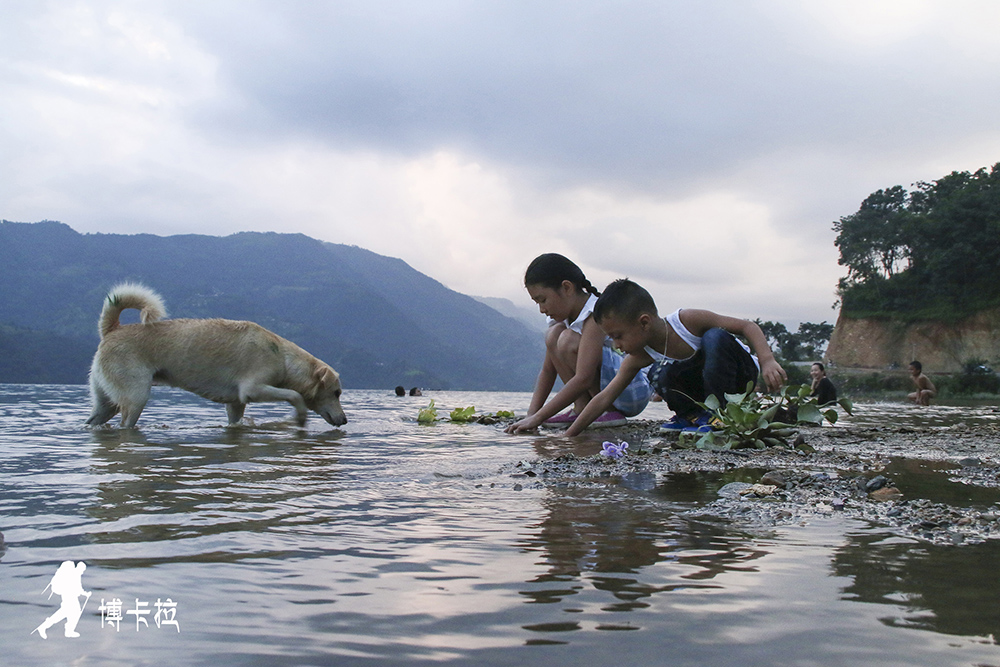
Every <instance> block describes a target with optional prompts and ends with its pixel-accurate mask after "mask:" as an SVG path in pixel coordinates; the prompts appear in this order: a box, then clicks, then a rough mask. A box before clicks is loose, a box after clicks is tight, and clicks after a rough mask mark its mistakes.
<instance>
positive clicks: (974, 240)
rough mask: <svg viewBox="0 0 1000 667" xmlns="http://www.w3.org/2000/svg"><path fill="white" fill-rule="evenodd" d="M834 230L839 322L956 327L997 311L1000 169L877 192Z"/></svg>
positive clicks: (999, 295) (999, 299) (999, 290)
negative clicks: (839, 268) (841, 274)
mask: <svg viewBox="0 0 1000 667" xmlns="http://www.w3.org/2000/svg"><path fill="white" fill-rule="evenodd" d="M834 230H835V231H836V232H837V240H836V243H837V247H838V248H840V264H841V265H843V266H846V267H847V269H848V275H847V277H846V278H844V279H842V280H841V281H840V285H839V289H838V291H839V294H840V297H841V302H842V308H841V315H842V316H848V317H852V318H865V317H868V318H884V319H892V320H902V321H916V320H924V321H941V322H956V321H959V320H962V319H964V318H968V317H971V316H973V315H975V314H976V313H979V312H981V311H984V310H987V309H995V308H998V307H1000V280H997V275H998V271H1000V164H996V165H994V166H993V167H992V168H990V169H985V168H983V169H979V170H978V171H976V172H974V173H969V172H965V171H962V172H959V171H956V172H952V173H951V174H948V175H947V176H944V177H943V178H940V179H938V180H936V181H934V182H931V183H917V184H916V185H915V186H914V187H913V188H912V189H911V190H906V189H905V188H903V187H902V186H899V185H897V186H894V187H891V188H887V189H884V190H878V191H876V192H873V193H872V194H871V195H869V196H868V197H867V198H866V199H865V200H864V201H863V202H861V207H860V208H859V209H858V211H857V212H856V213H852V214H851V215H848V216H845V217H843V218H841V219H840V220H839V221H837V222H836V223H834Z"/></svg>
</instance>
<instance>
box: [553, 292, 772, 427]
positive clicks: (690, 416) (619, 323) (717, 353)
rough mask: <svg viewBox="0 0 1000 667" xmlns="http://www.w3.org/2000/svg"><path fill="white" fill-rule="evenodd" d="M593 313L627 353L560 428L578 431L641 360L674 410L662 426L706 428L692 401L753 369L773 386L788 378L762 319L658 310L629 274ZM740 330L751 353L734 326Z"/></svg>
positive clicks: (738, 385) (742, 385)
mask: <svg viewBox="0 0 1000 667" xmlns="http://www.w3.org/2000/svg"><path fill="white" fill-rule="evenodd" d="M594 320H595V321H596V322H597V324H598V325H600V327H601V328H602V329H603V330H604V332H605V333H606V334H607V335H608V336H610V337H611V340H612V342H613V343H614V344H615V346H616V347H617V348H618V349H620V350H622V351H623V352H625V354H626V356H625V359H624V361H622V364H621V367H620V368H619V369H618V373H617V374H616V375H615V377H614V379H612V380H611V382H610V383H609V384H608V385H607V387H605V388H604V389H603V390H602V391H601V392H600V393H599V394H597V396H595V397H594V398H593V399H591V401H590V403H588V404H587V407H586V408H585V409H584V410H583V412H582V413H580V416H579V417H577V418H576V421H574V422H573V424H572V425H571V426H570V427H569V429H568V430H567V431H566V434H567V435H577V434H579V433H580V432H581V431H583V429H584V428H586V426H587V425H588V424H589V423H590V422H591V421H593V420H594V419H596V418H597V417H598V416H599V415H601V414H602V413H603V411H604V410H606V409H607V406H609V405H611V403H612V401H614V400H615V398H616V397H617V396H618V394H619V393H621V392H622V390H624V388H625V387H626V386H628V384H629V383H630V382H631V381H632V379H633V378H634V377H635V376H636V375H637V374H638V373H639V372H640V371H641V370H642V369H643V368H645V367H646V366H652V367H651V368H650V369H649V371H648V372H647V377H648V378H649V382H650V384H651V385H652V386H653V389H654V390H655V391H656V393H657V394H659V395H660V396H661V397H663V400H664V401H666V403H667V407H669V408H670V409H671V410H673V411H674V413H675V415H674V417H673V419H671V420H670V421H669V422H668V423H666V424H664V425H663V429H662V430H666V431H680V430H689V431H696V432H705V431H708V430H710V429H711V426H710V424H709V422H710V419H711V415H710V414H709V413H707V412H705V411H704V410H703V409H702V408H700V407H699V406H698V405H697V403H696V402H695V401H699V402H704V401H705V398H706V397H707V396H709V395H715V396H716V397H717V398H718V399H719V402H720V403H725V396H724V394H726V393H730V394H734V393H742V392H744V391H746V388H747V384H748V383H750V382H754V383H756V381H757V377H758V374H762V375H763V377H764V382H765V383H766V384H767V386H768V388H769V389H771V390H774V389H777V388H778V387H780V386H781V384H782V383H783V382H784V381H785V380H786V379H787V376H786V375H785V371H784V370H783V369H782V368H781V366H779V365H778V362H777V361H775V359H774V354H773V353H772V352H771V348H770V347H769V346H768V344H767V339H766V338H765V337H764V334H763V332H761V330H760V327H758V326H757V325H756V324H754V323H753V322H751V321H749V320H741V319H737V318H735V317H728V316H726V315H719V314H717V313H713V312H712V311H709V310H696V309H693V308H685V309H681V310H676V311H674V312H673V313H671V314H670V315H668V316H666V317H665V318H661V317H660V316H659V315H658V313H657V310H656V304H655V303H654V302H653V298H652V297H651V296H650V295H649V292H647V291H646V290H645V289H643V288H642V287H640V286H639V285H637V284H636V283H634V282H632V281H631V280H628V279H621V280H616V281H615V282H613V283H611V284H610V285H608V287H607V289H605V290H604V293H603V294H602V295H601V297H600V298H599V299H598V300H597V303H596V304H595V306H594ZM734 333H736V334H740V335H742V336H744V337H745V338H746V339H747V340H748V341H749V342H750V345H751V346H752V347H753V351H754V352H756V356H754V355H753V354H751V352H750V350H749V349H748V348H747V347H746V346H745V345H744V344H743V343H741V342H740V341H738V340H737V339H736V338H735V336H733V334H734Z"/></svg>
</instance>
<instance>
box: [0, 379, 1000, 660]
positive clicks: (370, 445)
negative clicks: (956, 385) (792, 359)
mask: <svg viewBox="0 0 1000 667" xmlns="http://www.w3.org/2000/svg"><path fill="white" fill-rule="evenodd" d="M431 398H433V399H434V400H435V401H436V402H437V404H438V406H439V407H440V408H441V415H442V416H446V415H447V412H448V411H449V410H451V409H452V408H456V407H465V406H469V405H475V406H476V408H477V410H479V411H489V412H493V411H496V410H501V409H503V410H515V411H517V412H518V413H523V411H524V410H525V409H526V407H527V405H528V401H529V399H530V395H529V394H527V393H485V392H428V393H427V395H426V396H424V397H404V398H397V397H395V396H394V395H392V392H390V391H347V392H345V395H344V407H345V411H346V412H347V415H348V418H349V420H350V421H349V423H348V424H347V425H346V426H344V427H342V428H339V429H331V428H330V427H329V426H328V425H327V424H326V423H325V422H323V421H322V420H321V419H319V418H318V417H317V416H316V415H311V416H310V420H309V423H308V425H307V427H306V428H305V429H297V428H293V427H290V426H289V425H288V424H287V423H285V422H284V421H283V420H284V419H286V418H287V417H288V415H289V413H290V410H289V409H288V407H287V406H279V405H251V406H250V407H249V408H248V410H247V414H248V416H250V417H252V418H253V419H254V421H255V424H256V425H255V426H253V427H237V428H227V427H225V420H226V416H225V409H224V408H223V407H222V406H220V405H216V404H213V403H209V402H207V401H204V400H202V399H200V398H197V397H195V396H193V395H191V394H187V393H184V392H181V391H177V390H172V389H166V388H154V392H153V398H152V400H151V401H150V404H149V406H148V407H147V409H146V411H145V412H144V413H143V415H142V417H141V418H140V420H139V427H140V428H139V429H136V430H132V431H119V430H117V429H96V430H91V429H88V428H86V427H84V425H83V423H84V421H85V420H86V418H87V416H88V414H89V407H88V404H87V390H86V387H83V386H55V385H0V533H2V534H3V537H4V541H5V549H6V550H5V551H3V552H0V646H2V647H3V649H2V652H0V655H2V661H3V663H4V664H10V665H18V666H20V665H82V666H86V665H214V666H219V667H224V666H229V665H276V666H277V665H281V666H285V665H288V666H291V665H395V664H401V665H405V664H441V665H452V664H454V665H472V664H476V665H525V664H529V665H531V664H539V665H541V664H544V665H573V666H575V667H579V666H581V665H620V664H622V663H625V662H627V663H629V664H657V665H658V664H668V665H698V666H704V665H734V666H737V665H738V666H740V667H745V666H747V665H823V666H829V665H850V666H851V667H856V666H857V665H868V664H879V665H901V666H902V665H908V666H912V665H934V666H940V665H969V666H973V665H1000V646H998V645H997V642H996V638H997V637H998V636H1000V604H998V596H1000V545H998V544H996V543H994V542H988V543H986V544H978V545H968V546H963V547H940V546H933V545H930V544H926V543H922V542H918V541H915V540H911V539H903V538H900V537H895V536H893V535H892V534H891V533H889V532H888V531H887V530H885V529H882V528H879V527H877V526H870V525H866V524H863V523H860V522H856V521H850V520H847V519H844V518H842V517H840V518H838V517H837V516H836V515H831V516H830V517H829V518H825V519H820V520H817V521H815V522H810V523H808V524H806V525H794V526H789V527H782V528H779V529H776V530H770V531H764V532H761V531H751V530H748V529H746V528H745V527H742V526H740V525H739V524H738V523H726V522H723V521H715V520H711V519H706V518H704V517H699V516H698V512H697V509H698V506H699V503H704V502H706V500H705V499H706V497H711V496H712V494H711V490H712V489H708V490H707V492H706V489H696V490H692V489H690V488H672V487H671V485H670V483H669V482H664V483H661V484H659V485H657V486H656V487H655V488H649V487H648V486H643V485H638V486H637V485H634V484H628V483H627V482H626V481H625V480H619V479H614V478H609V479H608V480H607V483H606V484H603V485H598V486H597V488H588V489H583V488H579V487H574V486H566V485H563V486H560V485H558V484H549V485H542V484H541V483H540V482H538V481H537V480H531V479H528V478H512V477H510V476H509V475H507V474H502V473H501V472H500V467H501V466H502V465H503V464H508V463H511V462H516V461H519V460H525V459H534V458H536V457H537V456H539V455H540V453H544V452H550V451H553V450H554V449H555V450H559V451H567V448H569V449H571V450H572V451H574V452H575V453H577V454H578V455H592V454H594V453H596V452H597V451H598V450H599V449H600V444H601V442H602V437H601V433H600V432H599V431H595V432H591V433H588V434H587V435H586V436H584V437H582V438H580V439H579V440H578V441H577V442H574V443H568V442H566V441H565V440H560V439H557V438H552V437H550V436H531V435H529V436H508V435H506V434H504V433H503V432H502V431H501V430H500V428H499V427H497V426H487V425H482V424H454V423H447V422H439V423H436V424H432V425H420V424H417V423H416V416H417V412H418V410H419V409H420V408H422V407H425V406H426V405H427V403H428V401H429V399H431ZM859 407H860V408H861V409H859V411H858V416H857V417H856V418H855V419H854V420H850V419H849V420H847V421H848V422H851V421H855V422H856V423H859V424H865V423H884V422H885V420H887V419H901V420H904V421H906V420H909V422H912V423H913V424H915V425H921V424H929V425H932V426H933V425H939V424H944V423H951V422H953V421H955V419H960V420H996V419H997V418H998V414H997V411H996V408H995V407H993V406H981V407H976V408H963V409H961V410H960V411H957V412H955V413H951V412H949V410H951V408H949V407H947V406H934V407H932V408H931V409H930V410H925V411H917V410H907V409H906V408H905V407H902V406H899V405H892V404H874V405H872V406H859ZM669 415H670V413H669V411H668V410H667V409H666V407H665V406H663V405H662V404H654V405H651V406H650V408H649V409H648V410H647V412H646V413H644V414H643V415H642V417H643V418H650V419H665V418H667V417H669ZM909 422H907V423H909ZM713 483H715V482H713V481H711V480H709V481H706V482H704V484H709V485H710V484H713ZM718 483H722V481H721V480H718ZM65 560H71V561H77V562H78V561H83V562H85V563H86V566H87V567H86V570H85V571H84V572H83V574H82V579H81V583H82V585H83V588H84V589H86V590H88V591H91V597H90V599H89V600H88V602H87V605H86V607H85V609H84V611H83V615H82V617H81V619H80V621H79V623H78V625H77V632H79V634H80V637H78V638H67V637H64V636H63V627H64V626H63V624H62V623H61V622H60V623H59V624H57V625H55V626H54V627H52V628H50V629H49V631H48V638H47V639H42V638H41V637H40V636H39V635H38V634H37V633H32V631H33V630H34V629H35V628H36V627H38V626H39V625H40V624H41V623H42V622H43V621H44V620H45V619H46V617H48V616H50V615H52V614H55V613H56V612H57V610H58V609H59V604H60V599H59V596H58V595H52V596H51V597H48V594H49V591H48V590H46V587H47V585H48V584H49V583H50V581H51V579H52V577H53V575H54V574H55V573H56V570H57V568H58V566H59V564H60V563H61V562H62V561H65ZM168 600H169V603H168ZM116 601H119V602H116ZM157 603H159V604H157ZM130 612H131V613H130ZM116 619H117V621H116ZM171 620H172V621H174V622H175V623H176V625H171V624H169V623H167V621H171Z"/></svg>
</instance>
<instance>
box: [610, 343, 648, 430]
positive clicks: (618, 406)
mask: <svg viewBox="0 0 1000 667" xmlns="http://www.w3.org/2000/svg"><path fill="white" fill-rule="evenodd" d="M603 355H604V357H603V358H602V359H601V389H604V388H605V387H607V386H608V383H610V382H611V380H612V379H613V378H614V377H615V375H616V374H617V373H618V369H619V368H621V365H622V361H623V360H624V359H625V355H623V354H621V353H620V352H616V351H615V350H614V349H612V348H610V347H608V346H606V345H605V346H604V350H603ZM652 396H653V388H652V387H651V386H649V380H648V379H647V378H646V374H645V373H641V372H640V373H636V375H635V379H633V380H632V382H631V383H630V384H629V386H627V387H625V391H623V392H622V393H621V396H619V397H618V398H617V399H615V402H614V403H613V405H614V407H615V410H617V411H618V412H620V413H622V414H623V415H625V416H626V417H634V416H636V415H637V414H639V413H640V412H642V411H643V410H645V409H646V405H648V404H649V399H650V398H652Z"/></svg>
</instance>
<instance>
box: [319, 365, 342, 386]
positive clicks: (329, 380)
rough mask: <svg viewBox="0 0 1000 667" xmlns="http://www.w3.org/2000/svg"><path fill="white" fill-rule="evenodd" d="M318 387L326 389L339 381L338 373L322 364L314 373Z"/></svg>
mask: <svg viewBox="0 0 1000 667" xmlns="http://www.w3.org/2000/svg"><path fill="white" fill-rule="evenodd" d="M313 379H314V380H315V381H316V387H317V389H326V388H327V387H330V386H333V385H334V384H335V383H336V382H337V374H336V373H334V371H333V369H332V368H330V367H329V366H320V367H319V368H317V369H316V371H315V372H314V373H313Z"/></svg>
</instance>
